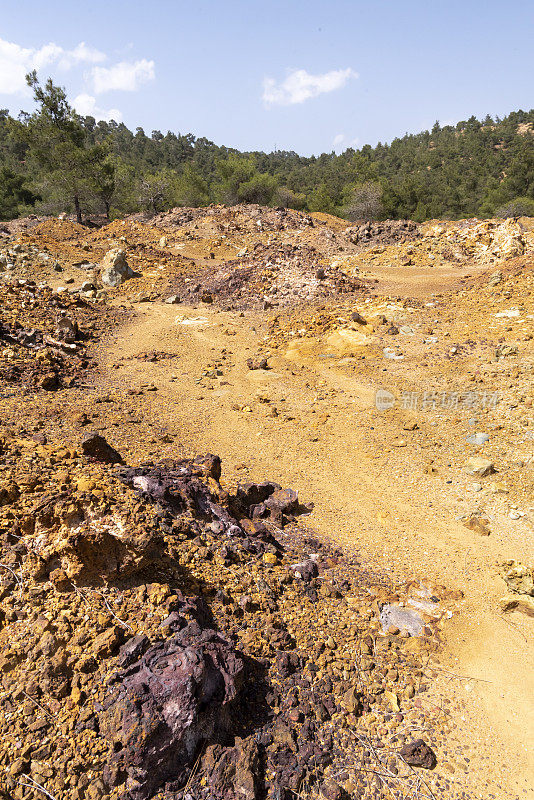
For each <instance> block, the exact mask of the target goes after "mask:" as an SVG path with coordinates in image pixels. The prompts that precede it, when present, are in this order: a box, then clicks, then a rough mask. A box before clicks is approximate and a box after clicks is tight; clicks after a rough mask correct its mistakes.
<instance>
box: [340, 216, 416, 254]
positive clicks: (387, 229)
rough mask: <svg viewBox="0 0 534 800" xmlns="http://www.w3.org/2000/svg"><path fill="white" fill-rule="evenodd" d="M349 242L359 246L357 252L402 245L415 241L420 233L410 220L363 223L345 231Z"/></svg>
mask: <svg viewBox="0 0 534 800" xmlns="http://www.w3.org/2000/svg"><path fill="white" fill-rule="evenodd" d="M345 235H346V236H348V237H349V239H350V241H351V242H352V243H353V244H355V245H359V248H358V249H359V250H360V251H361V250H362V249H364V248H366V247H376V246H377V245H386V244H404V243H405V242H409V241H412V240H413V239H417V238H418V237H419V236H420V235H421V233H420V229H419V225H417V224H416V223H415V222H412V220H410V219H400V220H391V219H388V220H385V221H384V222H371V221H368V222H363V223H362V224H361V225H355V226H352V227H350V228H347V229H346V230H345Z"/></svg>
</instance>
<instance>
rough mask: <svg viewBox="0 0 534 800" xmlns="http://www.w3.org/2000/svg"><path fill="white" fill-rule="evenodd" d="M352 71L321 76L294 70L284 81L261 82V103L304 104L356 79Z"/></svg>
mask: <svg viewBox="0 0 534 800" xmlns="http://www.w3.org/2000/svg"><path fill="white" fill-rule="evenodd" d="M357 77H358V73H357V72H354V70H353V69H350V67H349V68H347V69H333V70H331V71H330V72H325V73H323V74H322V75H310V73H309V72H306V70H305V69H294V70H290V71H289V72H288V73H287V76H286V78H285V80H283V81H282V82H281V83H277V82H276V81H275V79H274V78H265V80H264V81H263V102H264V103H265V105H266V106H275V105H277V106H291V105H294V104H296V103H304V102H305V101H306V100H309V99H310V98H312V97H317V96H318V95H320V94H324V93H325V92H333V91H335V90H336V89H342V88H343V86H345V84H346V83H347V81H349V80H350V79H351V78H357Z"/></svg>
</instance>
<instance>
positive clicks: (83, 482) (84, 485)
mask: <svg viewBox="0 0 534 800" xmlns="http://www.w3.org/2000/svg"><path fill="white" fill-rule="evenodd" d="M95 486H96V482H95V481H94V480H93V479H92V478H79V480H78V481H77V483H76V488H77V490H78V491H79V492H92V491H93V489H94V488H95Z"/></svg>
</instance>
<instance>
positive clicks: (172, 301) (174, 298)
mask: <svg viewBox="0 0 534 800" xmlns="http://www.w3.org/2000/svg"><path fill="white" fill-rule="evenodd" d="M165 302H166V303H168V305H176V304H177V303H179V302H180V298H179V297H178V295H177V294H171V296H170V297H167V299H166V300H165Z"/></svg>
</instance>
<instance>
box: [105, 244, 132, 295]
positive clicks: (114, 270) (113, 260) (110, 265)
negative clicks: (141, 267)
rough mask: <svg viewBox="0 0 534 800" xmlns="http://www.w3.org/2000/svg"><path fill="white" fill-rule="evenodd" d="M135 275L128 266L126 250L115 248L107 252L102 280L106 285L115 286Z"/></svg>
mask: <svg viewBox="0 0 534 800" xmlns="http://www.w3.org/2000/svg"><path fill="white" fill-rule="evenodd" d="M134 275H135V272H134V271H133V270H132V269H131V267H129V266H128V262H127V260H126V253H125V251H124V250H122V249H120V248H114V249H113V250H109V251H108V252H107V253H106V255H105V256H104V259H103V261H102V265H101V280H102V283H103V284H104V286H110V287H112V288H115V287H116V286H120V285H121V283H123V281H125V280H128V278H133V277H134Z"/></svg>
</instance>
